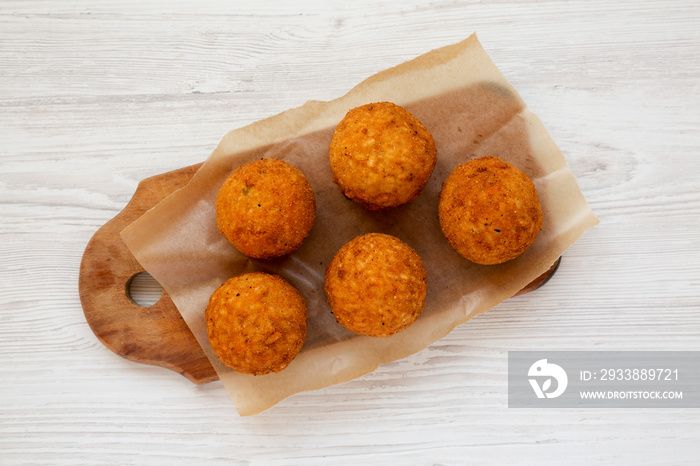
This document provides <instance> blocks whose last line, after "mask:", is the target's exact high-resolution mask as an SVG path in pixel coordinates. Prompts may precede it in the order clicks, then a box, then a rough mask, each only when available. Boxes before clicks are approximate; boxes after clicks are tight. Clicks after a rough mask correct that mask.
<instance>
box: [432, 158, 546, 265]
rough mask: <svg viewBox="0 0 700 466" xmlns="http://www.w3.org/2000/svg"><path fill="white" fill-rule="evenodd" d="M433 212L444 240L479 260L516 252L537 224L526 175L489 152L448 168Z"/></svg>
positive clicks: (537, 204)
mask: <svg viewBox="0 0 700 466" xmlns="http://www.w3.org/2000/svg"><path fill="white" fill-rule="evenodd" d="M438 216H439V219H440V227H441V228H442V232H443V233H444V235H445V237H446V238H447V241H448V242H449V243H450V245H452V247H453V248H454V249H455V250H456V251H457V252H458V253H459V254H461V255H462V256H464V257H465V258H467V259H469V260H470V261H472V262H475V263H477V264H484V265H491V264H500V263H502V262H506V261H509V260H511V259H514V258H516V257H518V256H519V255H520V254H522V253H523V252H524V251H525V250H526V249H527V248H528V247H529V246H530V245H531V244H532V243H533V241H535V238H536V237H537V235H538V234H539V232H540V230H541V229H542V224H543V217H542V208H541V206H540V201H539V197H538V195H537V190H536V189H535V185H534V184H533V182H532V180H530V178H529V177H528V176H527V175H526V174H525V173H523V172H522V171H521V170H519V169H518V168H516V167H515V166H514V165H511V164H510V163H508V162H505V161H503V160H501V159H500V158H498V157H492V156H488V157H481V158H478V159H473V160H470V161H469V162H465V163H463V164H460V165H458V166H457V167H456V168H455V169H454V170H453V171H452V172H451V173H450V174H449V176H448V177H447V178H446V179H445V182H444V183H443V185H442V189H441V191H440V197H439V202H438Z"/></svg>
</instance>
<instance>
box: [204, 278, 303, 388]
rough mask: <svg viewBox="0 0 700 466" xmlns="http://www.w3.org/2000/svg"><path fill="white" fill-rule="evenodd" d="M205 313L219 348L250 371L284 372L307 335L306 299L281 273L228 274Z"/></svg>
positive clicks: (212, 340) (231, 363)
mask: <svg viewBox="0 0 700 466" xmlns="http://www.w3.org/2000/svg"><path fill="white" fill-rule="evenodd" d="M205 316H206V321H207V334H208V337H209V343H210V344H211V347H212V349H213V350H214V353H216V355H217V356H218V357H219V359H221V361H222V362H223V363H224V364H226V365H227V366H228V367H230V368H232V369H235V370H237V371H238V372H243V373H246V374H253V375H263V374H268V373H270V372H279V371H281V370H282V369H284V368H285V367H287V365H288V364H289V363H290V362H291V361H292V360H293V359H294V358H295V357H296V355H297V354H298V353H299V350H301V347H302V346H303V344H304V340H305V338H306V328H307V310H306V302H305V301H304V298H303V297H302V296H301V294H299V292H298V291H297V290H296V289H294V287H293V286H292V285H290V284H289V283H288V282H287V281H285V280H284V279H283V278H281V277H279V276H277V275H271V274H266V273H259V272H253V273H247V274H243V275H239V276H237V277H234V278H231V279H229V280H228V281H226V283H224V284H223V285H221V286H220V287H219V288H218V289H217V290H216V291H215V292H214V294H212V296H211V298H210V299H209V306H208V307H207V310H206V313H205Z"/></svg>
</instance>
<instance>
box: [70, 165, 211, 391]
mask: <svg viewBox="0 0 700 466" xmlns="http://www.w3.org/2000/svg"><path fill="white" fill-rule="evenodd" d="M199 166H200V165H193V166H190V167H185V168H182V169H179V170H175V171H172V172H167V173H164V174H161V175H157V176H154V177H151V178H148V179H145V180H143V181H142V182H141V183H139V186H138V188H137V189H136V193H134V197H133V198H132V199H131V201H130V202H129V204H128V205H127V206H126V207H125V208H124V210H123V211H121V212H120V213H119V215H117V216H116V217H114V218H113V219H112V220H110V221H109V222H107V223H106V224H105V225H104V226H103V227H102V228H100V229H99V230H98V231H97V232H96V233H95V235H94V236H93V237H92V239H90V242H89V243H88V245H87V247H86V248H85V252H84V253H83V259H82V261H81V263H80V278H79V285H78V287H79V290H80V301H81V304H82V306H83V312H84V313H85V318H86V320H87V322H88V324H90V328H92V331H93V332H94V333H95V335H96V336H97V337H98V338H99V339H100V341H101V342H102V343H103V344H104V345H105V346H106V347H107V348H109V349H111V350H112V351H114V352H115V353H117V354H118V355H120V356H123V357H125V358H126V359H130V360H132V361H136V362H140V363H144V364H153V365H156V366H162V367H165V368H168V369H170V370H173V371H175V372H178V373H180V374H182V375H184V376H185V377H187V378H188V379H189V380H191V381H192V382H194V383H197V384H201V383H207V382H211V381H214V380H218V376H217V375H216V372H215V371H214V368H213V367H212V366H211V364H210V363H209V360H208V359H207V357H206V355H205V354H204V352H203V351H202V349H201V348H200V347H199V344H198V343H197V340H196V339H195V338H194V336H193V335H192V332H191V331H190V330H189V328H188V327H187V324H186V323H185V321H184V320H183V319H182V317H181V316H180V313H179V312H178V311H177V308H176V307H175V304H174V303H173V302H172V300H171V299H170V297H169V296H168V294H167V293H166V292H165V291H163V295H162V296H161V298H160V299H159V300H158V301H157V302H156V303H155V304H153V305H152V306H148V307H142V306H139V305H138V304H136V303H135V302H134V301H133V299H132V298H131V296H130V295H129V284H130V282H131V280H132V279H133V278H134V277H135V276H136V275H137V274H139V273H141V272H144V269H143V268H142V267H141V266H140V265H139V263H138V262H137V261H136V259H135V258H134V256H133V255H132V254H131V252H130V251H129V249H128V248H127V246H126V244H124V242H123V241H122V240H121V237H120V236H119V232H120V231H121V230H123V229H124V227H126V226H127V225H128V224H129V223H131V222H133V221H134V220H136V219H137V218H138V217H140V216H141V215H142V214H143V213H144V212H146V211H147V210H148V209H150V208H152V207H153V206H154V205H156V204H157V203H158V202H159V201H160V200H162V199H163V198H164V197H166V196H167V195H169V194H171V193H172V192H173V191H175V190H177V189H179V188H181V187H183V186H184V185H185V184H187V182H188V181H189V180H190V178H192V176H193V175H194V174H195V173H196V171H197V169H198V168H199Z"/></svg>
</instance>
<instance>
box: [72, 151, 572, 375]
mask: <svg viewBox="0 0 700 466" xmlns="http://www.w3.org/2000/svg"><path fill="white" fill-rule="evenodd" d="M201 165H202V164H197V165H192V166H190V167H185V168H182V169H180V170H175V171H171V172H168V173H163V174H161V175H156V176H154V177H151V178H147V179H145V180H143V181H142V182H141V183H139V185H138V188H137V189H136V192H135V193H134V197H133V198H132V199H131V201H130V202H129V203H128V204H127V206H126V207H125V208H124V210H122V211H121V212H120V213H119V214H118V215H117V216H116V217H114V218H113V219H112V220H110V221H109V222H107V223H106V224H105V225H104V226H102V228H100V229H99V230H97V232H96V233H95V234H94V236H93V237H92V239H90V242H88V244H87V247H86V248H85V252H84V253H83V258H82V262H81V263H80V277H79V284H78V287H79V292H80V301H81V303H82V306H83V311H84V312H85V318H86V319H87V322H88V324H89V325H90V328H91V329H92V331H93V332H94V333H95V335H96V336H97V338H98V339H99V340H100V341H101V342H102V343H104V345H105V346H106V347H107V348H109V349H110V350H112V351H114V352H115V353H117V354H118V355H120V356H123V357H125V358H126V359H129V360H132V361H136V362H140V363H144V364H153V365H156V366H161V367H165V368H167V369H170V370H173V371H175V372H178V373H180V374H182V375H184V376H185V377H187V378H188V379H189V380H191V381H192V382H194V383H196V384H204V383H207V382H212V381H214V380H218V376H217V375H216V372H215V371H214V368H213V367H212V365H211V364H210V363H209V360H208V359H207V357H206V355H205V354H204V351H203V350H202V349H201V347H200V346H199V343H197V340H195V338H194V336H193V335H192V332H191V331H190V329H189V328H188V327H187V324H186V323H185V321H184V320H183V319H182V317H181V316H180V312H179V311H178V310H177V308H176V307H175V304H173V302H172V300H171V299H170V297H169V296H168V294H167V293H166V292H165V291H163V295H162V296H161V298H160V300H158V302H156V303H155V304H153V305H152V306H148V307H142V306H139V305H138V304H136V303H135V302H134V301H133V300H132V299H131V297H130V296H129V285H130V283H131V280H132V279H133V278H134V277H135V276H136V275H138V274H139V273H142V272H144V271H145V270H144V269H143V267H141V265H139V263H138V261H137V260H136V259H135V258H134V256H133V255H132V254H131V251H129V248H127V246H126V244H125V243H124V242H123V241H122V239H121V236H120V235H119V232H120V231H121V230H122V229H124V228H125V227H126V226H127V225H129V224H130V223H131V222H133V221H134V220H136V219H137V218H139V217H140V216H141V215H143V213H144V212H146V211H147V210H149V209H150V208H152V207H153V206H155V205H156V204H157V203H158V202H160V201H161V200H162V199H163V198H165V197H166V196H168V195H169V194H170V193H172V192H174V191H175V190H177V189H179V188H181V187H183V186H185V185H186V184H187V182H189V180H190V178H192V176H193V175H194V174H195V173H196V172H197V170H198V169H199V167H200V166H201ZM560 262H561V258H559V259H558V260H557V262H555V263H554V264H553V265H552V267H551V268H550V269H549V270H548V271H547V272H545V273H544V274H542V275H541V276H540V277H538V278H537V279H536V280H534V281H533V282H532V283H530V284H529V285H528V286H526V287H525V288H523V289H522V290H521V291H519V292H518V293H517V294H518V295H520V294H524V293H528V292H530V291H534V290H535V289H537V288H539V287H541V286H542V285H544V284H545V283H546V282H547V280H549V278H550V277H551V276H552V275H553V274H554V272H555V271H556V269H557V267H558V266H559V263H560Z"/></svg>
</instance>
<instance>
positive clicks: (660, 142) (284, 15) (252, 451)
mask: <svg viewBox="0 0 700 466" xmlns="http://www.w3.org/2000/svg"><path fill="white" fill-rule="evenodd" d="M472 32H476V33H477V34H478V36H479V38H480V40H481V42H482V43H483V44H484V47H485V48H486V50H487V51H488V52H489V54H490V55H491V57H492V58H493V60H494V61H495V62H496V64H497V65H498V66H499V68H500V69H501V70H502V71H503V73H504V74H505V75H506V77H507V78H508V79H509V80H510V81H511V82H512V83H513V84H514V85H515V87H516V88H517V89H518V90H519V91H520V93H521V95H522V96H523V98H524V99H525V101H526V102H527V103H528V104H529V106H530V107H531V108H532V109H533V110H534V111H535V113H537V114H538V115H539V117H540V118H541V119H542V120H543V121H544V123H545V125H546V126H547V128H548V129H549V130H550V132H551V134H552V136H553V138H554V140H555V141H557V143H558V144H559V146H560V148H561V149H562V151H563V152H564V154H565V156H566V157H567V160H568V162H569V164H570V166H571V169H572V171H573V172H574V173H575V174H576V175H577V177H578V180H579V184H580V186H581V189H582V190H583V192H584V194H585V195H586V197H587V198H588V200H589V202H590V204H591V206H592V208H593V210H594V211H595V213H596V214H597V215H598V216H599V217H600V219H601V221H602V223H601V224H600V225H599V226H598V227H596V228H594V229H592V230H590V231H589V232H588V233H587V234H586V235H584V237H583V238H582V239H581V240H580V241H579V242H578V243H576V244H575V245H574V246H573V247H572V248H570V250H568V251H567V253H566V254H565V256H564V262H563V264H562V266H561V268H560V270H559V272H558V273H557V274H556V276H555V277H554V279H553V280H552V281H551V282H550V283H549V284H548V285H547V286H546V287H545V288H543V289H541V290H539V291H537V292H535V293H532V294H529V295H526V296H522V297H518V298H514V299H511V300H508V301H507V302H505V303H503V304H501V305H500V306H498V307H497V308H495V309H493V310H491V311H490V312H488V313H486V314H485V315H483V316H480V317H478V318H476V319H474V320H473V321H471V322H470V323H468V324H466V325H464V326H462V327H460V328H458V329H456V330H455V331H453V332H452V333H451V334H450V335H449V336H447V337H446V338H444V339H442V340H441V341H439V342H437V343H435V344H434V345H433V346H431V347H430V348H428V349H426V350H425V351H422V352H420V353H418V354H416V355H414V356H412V357H409V358H407V359H405V360H402V361H398V362H395V363H393V364H389V365H387V366H384V367H381V368H380V369H379V370H377V371H376V372H375V373H373V374H371V375H368V376H366V377H363V378H361V379H359V380H356V381H353V382H350V383H347V384H344V385H341V386H336V387H331V388H328V389H325V390H320V391H317V392H311V393H303V394H299V395H296V396H294V397H292V398H290V399H288V400H285V401H284V402H282V403H281V404H279V405H278V406H276V407H274V408H273V409H271V410H270V411H267V412H265V413H263V414H261V415H259V416H255V417H250V418H239V417H238V416H237V414H236V413H235V410H234V409H233V406H232V404H231V403H230V401H229V399H228V397H227V395H226V394H225V392H224V390H223V389H222V387H221V385H220V383H218V382H217V383H212V384H209V385H206V386H200V387H197V386H194V385H192V384H191V383H190V382H188V381H187V380H186V379H184V378H183V377H181V376H179V375H178V374H175V373H172V372H169V371H167V370H165V369H160V368H156V367H151V366H145V365H140V364H136V363H133V362H130V361H127V360H125V359H122V358H120V357H118V356H116V355H114V354H113V353H111V352H110V351H109V350H108V349H106V348H105V347H104V346H102V345H101V344H100V343H99V342H98V341H97V339H96V338H95V337H94V335H93V334H92V333H91V331H90V328H89V327H88V325H87V323H86V322H85V319H84V317H83V313H82V309H81V306H80V301H79V298H78V290H77V285H78V267H79V263H80V258H81V255H82V252H83V250H84V248H85V245H86V243H87V241H88V240H89V239H90V237H91V236H92V234H93V233H94V232H95V231H96V230H97V229H98V228H99V227H100V226H101V225H103V224H104V223H105V222H106V221H108V220H109V219H110V218H112V217H113V216H114V215H116V214H117V213H118V212H119V211H120V210H121V209H122V208H123V207H124V205H125V204H126V203H127V202H128V200H129V199H130V198H131V195H132V193H133V192H134V190H135V188H136V185H137V183H138V182H139V180H141V179H143V178H146V177H148V176H151V175H155V174H158V173H162V172H165V171H168V170H171V169H175V168H180V167H183V166H186V165H190V164H193V163H196V162H200V161H202V160H204V159H205V158H206V156H208V154H209V153H210V152H211V151H212V150H213V148H214V147H215V146H216V144H217V143H218V142H219V140H220V138H221V137H222V136H223V135H224V134H225V133H226V132H227V131H229V130H230V129H234V128H236V127H240V126H243V125H245V124H248V123H251V122H253V121H255V120H258V119H260V118H264V117H267V116H270V115H273V114H276V113H278V112H280V111H283V110H285V109H287V108H290V107H295V106H298V105H301V104H302V103H304V102H305V101H306V100H309V99H316V100H327V99H332V98H335V97H338V96H340V95H342V94H344V93H345V92H347V91H348V90H349V89H350V88H351V87H352V86H354V85H355V84H356V83H358V82H359V81H361V80H362V79H364V78H365V77H367V76H369V75H371V74H373V73H375V72H377V71H379V70H382V69H384V68H387V67H389V66H392V65H395V64H398V63H401V62H403V61H405V60H407V59H410V58H413V57H415V56H417V55H419V54H422V53H424V52H427V51H429V50H431V49H433V48H436V47H440V46H443V45H447V44H451V43H454V42H457V41H459V40H461V39H464V38H466V37H467V36H468V35H469V34H471V33H472ZM699 108H700V3H698V2H697V1H695V0H686V1H664V2H660V1H658V0H657V1H646V0H645V1H615V2H611V1H608V0H593V1H534V0H533V1H526V0H522V1H517V2H504V1H494V2H478V1H436V2H409V1H402V2H389V1H379V0H377V1H364V0H362V1H360V0H358V1H353V2H338V3H336V2H333V3H331V2H326V1H312V0H306V1H296V2H283V1H281V0H280V1H274V2H272V1H271V2H252V1H249V0H246V1H234V2H192V1H190V2H149V1H143V0H142V1H127V0H123V1H113V2H109V3H104V4H102V3H99V2H88V1H77V0H67V1H60V2H59V1H43V2H38V1H9V0H4V1H3V2H2V3H0V141H1V142H0V155H1V157H2V158H1V159H0V219H1V220H0V374H1V375H0V464H3V465H6V464H71V465H76V464H425V465H429V464H533V465H542V464H567V465H571V464H576V465H591V464H614V465H617V464H619V465H627V464H634V465H658V464H664V465H667V464H672V465H679V464H688V465H691V464H699V463H698V462H699V461H700V459H699V458H700V442H698V438H699V437H700V410H691V409H688V410H680V409H676V410H663V409H634V410H632V409H629V410H619V409H618V410H594V409H587V410H582V409H578V410H575V409H570V410H517V409H509V408H507V378H506V369H507V352H508V351H509V350H525V349H528V350H539V349H552V350H569V349H581V350H586V349H595V350H602V349H610V350H616V349H639V350H642V349H644V350H647V349H658V350H700V265H698V264H700V220H699V219H700V153H699V152H700V130H699V128H700V110H699Z"/></svg>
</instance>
